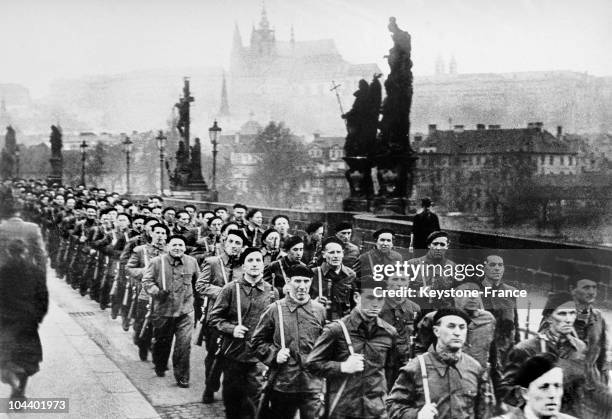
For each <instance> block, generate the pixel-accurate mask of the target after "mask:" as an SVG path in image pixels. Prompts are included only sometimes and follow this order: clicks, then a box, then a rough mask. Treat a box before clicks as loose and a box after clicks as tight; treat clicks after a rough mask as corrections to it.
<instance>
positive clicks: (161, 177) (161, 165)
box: [155, 130, 166, 196]
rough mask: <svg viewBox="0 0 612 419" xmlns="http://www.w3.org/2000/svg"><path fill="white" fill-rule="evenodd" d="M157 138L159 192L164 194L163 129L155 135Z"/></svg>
mask: <svg viewBox="0 0 612 419" xmlns="http://www.w3.org/2000/svg"><path fill="white" fill-rule="evenodd" d="M155 139H156V140H157V148H158V149H159V192H160V195H161V196H164V157H165V152H166V136H165V135H164V133H163V131H161V130H160V131H159V135H158V136H157V137H155Z"/></svg>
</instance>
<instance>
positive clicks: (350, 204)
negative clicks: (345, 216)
mask: <svg viewBox="0 0 612 419" xmlns="http://www.w3.org/2000/svg"><path fill="white" fill-rule="evenodd" d="M342 211H348V212H369V211H370V200H368V199H360V198H347V199H345V200H344V201H342Z"/></svg>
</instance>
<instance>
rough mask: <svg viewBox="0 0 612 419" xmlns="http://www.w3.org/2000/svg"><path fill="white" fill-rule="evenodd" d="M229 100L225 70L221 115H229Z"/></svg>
mask: <svg viewBox="0 0 612 419" xmlns="http://www.w3.org/2000/svg"><path fill="white" fill-rule="evenodd" d="M229 114H230V110H229V101H228V99H227V86H226V83H225V72H224V73H223V84H222V85H221V106H220V107H219V116H229Z"/></svg>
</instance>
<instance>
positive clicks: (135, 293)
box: [124, 285, 139, 319]
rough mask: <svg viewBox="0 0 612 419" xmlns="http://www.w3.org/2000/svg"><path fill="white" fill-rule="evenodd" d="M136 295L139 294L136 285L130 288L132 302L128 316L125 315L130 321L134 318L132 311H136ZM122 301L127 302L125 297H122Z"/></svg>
mask: <svg viewBox="0 0 612 419" xmlns="http://www.w3.org/2000/svg"><path fill="white" fill-rule="evenodd" d="M138 294H139V292H138V285H134V286H133V287H132V301H131V302H130V309H129V310H128V315H127V318H128V319H131V318H133V317H134V311H135V310H136V302H137V300H138ZM126 295H127V293H126ZM124 300H127V297H124Z"/></svg>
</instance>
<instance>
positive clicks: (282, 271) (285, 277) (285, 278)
mask: <svg viewBox="0 0 612 419" xmlns="http://www.w3.org/2000/svg"><path fill="white" fill-rule="evenodd" d="M278 266H280V270H281V273H282V274H283V279H284V280H285V284H286V283H287V275H285V268H283V260H282V259H280V260H279V261H278Z"/></svg>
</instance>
